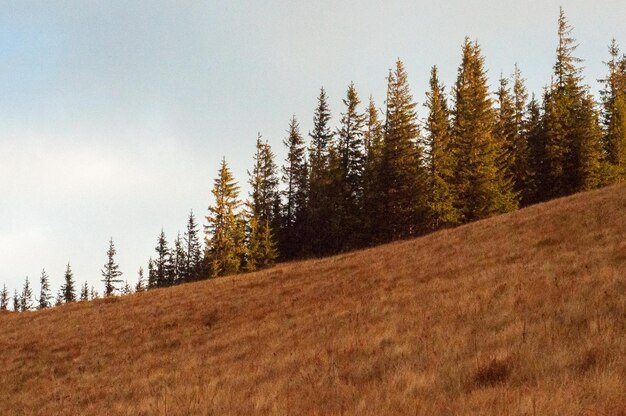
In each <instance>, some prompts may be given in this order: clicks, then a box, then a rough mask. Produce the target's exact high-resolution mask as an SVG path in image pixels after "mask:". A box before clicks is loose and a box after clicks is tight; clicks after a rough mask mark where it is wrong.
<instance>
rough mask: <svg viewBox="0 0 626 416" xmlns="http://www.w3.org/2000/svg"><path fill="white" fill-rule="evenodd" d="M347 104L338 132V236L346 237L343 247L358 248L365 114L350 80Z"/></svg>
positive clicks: (363, 178) (361, 209) (340, 237)
mask: <svg viewBox="0 0 626 416" xmlns="http://www.w3.org/2000/svg"><path fill="white" fill-rule="evenodd" d="M343 104H344V105H345V106H346V109H345V112H344V113H342V114H341V125H340V127H339V129H338V131H337V138H338V142H337V147H338V155H339V175H338V180H339V187H338V188H339V196H340V200H339V204H338V205H339V210H338V211H339V212H338V213H337V215H338V219H339V226H338V237H339V238H338V239H339V240H343V244H342V246H343V247H341V248H342V249H348V248H355V247H358V246H360V245H361V244H362V241H363V239H364V236H363V235H362V231H363V224H364V222H365V221H364V220H365V219H364V217H363V213H364V210H363V202H364V192H365V182H364V181H365V176H364V169H365V158H366V155H365V144H364V128H365V117H366V116H365V115H364V114H362V113H361V112H360V110H359V106H360V105H361V100H360V99H359V96H358V93H357V91H356V88H355V86H354V83H350V85H349V86H348V90H347V93H346V98H345V99H344V100H343Z"/></svg>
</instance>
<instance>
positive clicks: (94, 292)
mask: <svg viewBox="0 0 626 416" xmlns="http://www.w3.org/2000/svg"><path fill="white" fill-rule="evenodd" d="M99 297H100V294H99V293H98V291H97V290H96V288H95V287H93V286H91V289H90V290H89V299H90V300H94V299H98V298H99Z"/></svg>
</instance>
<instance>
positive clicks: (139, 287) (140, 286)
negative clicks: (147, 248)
mask: <svg viewBox="0 0 626 416" xmlns="http://www.w3.org/2000/svg"><path fill="white" fill-rule="evenodd" d="M144 290H146V282H145V279H144V277H143V267H139V272H138V273H137V284H135V292H137V293H139V292H143V291H144Z"/></svg>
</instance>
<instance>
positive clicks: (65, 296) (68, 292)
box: [61, 263, 76, 303]
mask: <svg viewBox="0 0 626 416" xmlns="http://www.w3.org/2000/svg"><path fill="white" fill-rule="evenodd" d="M64 278H65V283H63V285H62V286H61V296H62V300H63V303H71V302H75V301H76V289H75V288H74V274H73V273H72V268H71V267H70V264H69V263H67V268H66V269H65V276H64Z"/></svg>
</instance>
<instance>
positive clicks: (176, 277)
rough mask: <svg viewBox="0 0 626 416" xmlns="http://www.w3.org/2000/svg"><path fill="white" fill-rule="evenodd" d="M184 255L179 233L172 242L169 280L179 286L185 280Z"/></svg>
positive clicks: (185, 264)
mask: <svg viewBox="0 0 626 416" xmlns="http://www.w3.org/2000/svg"><path fill="white" fill-rule="evenodd" d="M186 255H187V253H186V251H185V248H184V247H183V240H182V238H180V232H179V233H178V235H177V236H176V240H174V248H173V249H172V253H171V255H170V257H171V259H172V271H171V272H172V277H171V278H170V280H171V282H172V283H173V284H180V283H183V282H185V281H186V280H187V279H186V278H187V268H186V266H187V259H186Z"/></svg>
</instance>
